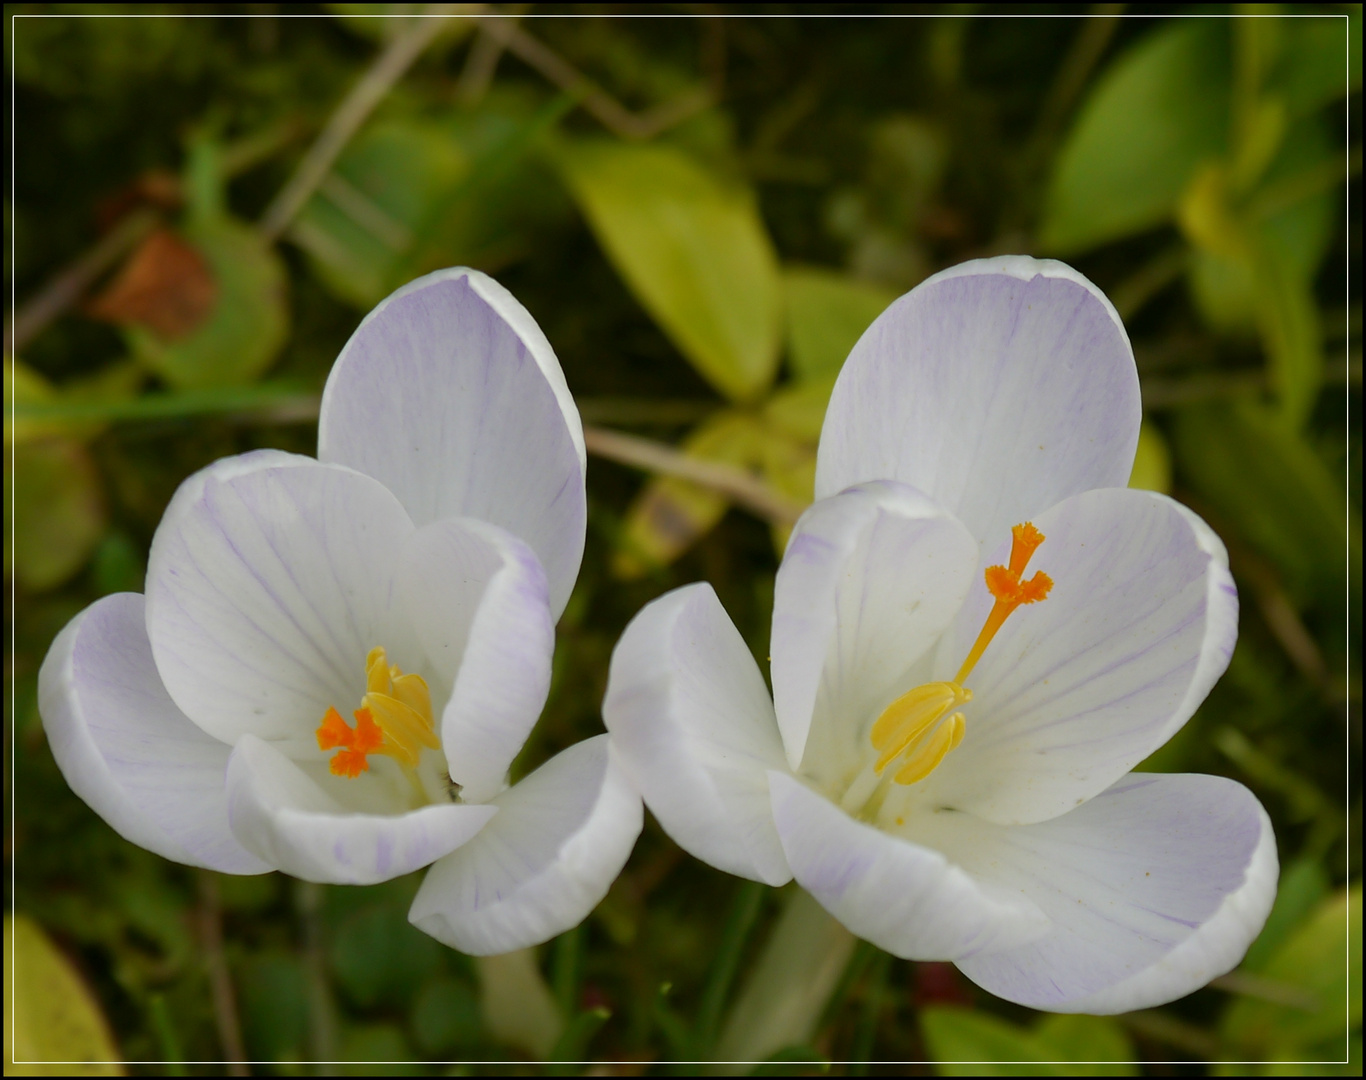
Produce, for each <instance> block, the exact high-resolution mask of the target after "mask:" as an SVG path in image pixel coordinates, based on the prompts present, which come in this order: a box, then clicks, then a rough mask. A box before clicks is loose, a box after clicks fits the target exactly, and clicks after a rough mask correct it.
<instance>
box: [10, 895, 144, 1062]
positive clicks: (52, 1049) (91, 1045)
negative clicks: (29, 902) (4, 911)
mask: <svg viewBox="0 0 1366 1080" xmlns="http://www.w3.org/2000/svg"><path fill="white" fill-rule="evenodd" d="M119 1062H120V1055H119V1052H118V1049H117V1048H116V1047H115V1046H114V1040H113V1037H112V1036H111V1035H110V1033H109V1027H108V1025H107V1024H106V1023H105V1020H104V1016H103V1015H102V1014H101V1012H100V1007H99V1005H98V1004H97V1003H96V1001H95V999H94V997H93V996H92V995H91V993H90V990H89V989H88V988H87V987H86V985H85V983H84V982H83V981H82V980H81V977H80V976H79V975H77V974H76V972H75V970H74V969H73V968H72V967H71V964H70V962H69V961H68V960H67V959H66V957H64V956H63V955H62V954H61V953H60V952H59V951H58V950H57V947H56V946H55V945H53V944H52V942H51V941H49V940H48V937H47V935H46V934H44V933H43V931H42V928H41V927H40V926H39V925H38V924H37V923H36V922H34V921H33V920H32V919H30V918H29V917H28V916H26V915H14V916H10V915H6V916H5V1075H6V1076H11V1075H13V1076H122V1075H123V1073H124V1070H123V1066H122V1065H121V1064H120V1063H119ZM58 1063H60V1064H58Z"/></svg>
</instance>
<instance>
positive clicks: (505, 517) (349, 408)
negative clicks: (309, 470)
mask: <svg viewBox="0 0 1366 1080" xmlns="http://www.w3.org/2000/svg"><path fill="white" fill-rule="evenodd" d="M318 457H319V458H320V459H322V460H323V461H335V462H340V463H341V464H344V465H350V466H352V467H353V468H356V469H359V470H360V471H361V472H363V473H366V474H368V475H370V476H373V477H375V479H377V480H379V481H380V482H382V483H383V484H384V485H385V486H386V487H388V488H389V490H391V491H392V492H394V494H395V495H397V496H398V498H399V500H400V501H401V502H402V503H403V506H404V507H405V508H406V509H407V511H408V513H409V515H410V516H411V517H412V519H413V521H415V522H416V523H417V524H418V525H427V524H430V523H431V522H433V521H438V520H440V519H441V518H443V517H473V518H479V519H480V520H482V521H490V522H492V523H493V524H495V525H500V526H502V527H503V528H505V529H507V530H508V531H509V532H511V533H512V534H513V535H515V536H518V537H520V538H521V539H523V540H525V541H526V542H527V543H528V544H530V545H531V548H532V550H533V551H535V552H536V555H537V557H538V558H539V559H540V560H541V564H542V565H543V566H544V567H545V570H546V576H547V577H548V579H549V581H550V597H551V609H552V611H553V612H554V614H555V616H556V617H557V618H558V617H559V614H560V612H561V611H563V610H564V605H565V603H566V601H567V600H568V599H569V593H570V590H571V589H572V588H573V587H574V579H575V577H576V576H577V575H578V571H579V561H580V560H581V559H582V557H583V542H584V528H585V522H586V520H587V518H586V503H585V497H584V486H583V478H584V468H585V466H584V461H585V458H584V446H583V429H582V425H581V424H580V421H579V414H578V410H577V409H576V408H575V406H574V401H573V398H571V397H570V395H569V390H568V387H567V386H566V385H565V381H564V374H563V373H562V371H561V370H560V365H559V361H558V360H556V359H555V354H554V352H553V351H552V350H551V348H550V344H549V342H547V341H546V338H545V335H544V334H543V333H541V331H540V329H539V328H538V327H537V326H536V323H535V320H533V319H532V317H531V316H530V315H529V314H528V313H527V311H526V309H525V308H523V307H522V305H521V304H519V303H518V302H517V301H516V300H515V299H514V298H513V297H512V295H511V294H510V293H508V291H507V290H506V289H504V288H503V287H502V286H501V285H499V284H498V283H497V282H496V281H494V280H493V279H492V278H489V277H487V276H485V275H484V274H481V273H479V271H477V270H467V269H455V270H441V271H438V272H437V273H434V274H428V275H427V276H426V277H424V278H419V279H418V280H417V281H414V282H411V283H410V284H408V285H405V286H404V287H403V288H401V289H399V290H398V292H396V293H394V294H393V295H392V296H390V297H389V298H388V299H386V300H384V301H382V302H381V303H380V304H379V306H378V307H376V308H375V309H374V310H373V311H372V312H370V314H369V315H367V316H366V317H365V320H364V321H363V322H362V323H361V325H360V327H359V328H358V329H357V330H356V332H355V334H353V335H352V337H351V340H350V341H349V342H347V345H346V347H345V348H344V349H343V350H342V353H341V355H340V356H339V357H338V358H337V362H336V364H335V365H334V366H333V368H332V374H331V375H330V376H329V377H328V380H327V388H326V390H325V391H324V393H323V405H322V415H321V417H320V419H319V425H318Z"/></svg>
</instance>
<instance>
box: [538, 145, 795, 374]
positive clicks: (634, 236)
mask: <svg viewBox="0 0 1366 1080" xmlns="http://www.w3.org/2000/svg"><path fill="white" fill-rule="evenodd" d="M558 161H559V164H560V166H561V169H562V171H563V174H564V177H565V180H566V182H567V183H568V185H569V189H570V191H571V192H572V193H573V195H574V197H575V199H576V200H577V201H578V203H579V205H580V207H581V208H582V209H583V212H584V215H585V216H586V217H587V219H588V222H589V224H590V225H591V226H592V228H593V232H594V234H595V235H596V236H597V238H598V242H599V243H600V244H601V245H602V247H603V250H604V251H605V252H606V253H607V257H608V258H609V259H610V260H611V261H612V264H613V265H614V266H615V267H616V268H617V271H618V272H619V273H620V274H621V276H622V278H623V279H624V280H625V282H626V284H627V286H628V287H629V288H630V290H631V292H632V293H633V294H634V295H635V297H636V299H637V300H639V301H640V303H641V305H642V306H643V307H644V308H645V310H646V311H648V312H649V313H650V315H651V316H652V317H653V318H654V320H655V321H656V322H657V323H658V324H659V325H660V327H661V328H662V329H663V330H664V332H665V333H666V334H668V335H669V338H670V340H672V341H673V343H674V344H675V345H676V346H677V347H678V350H679V351H680V352H681V353H682V354H683V355H684V356H685V357H686V358H687V359H688V361H689V362H691V363H692V365H693V366H694V367H695V368H697V370H698V371H699V372H700V373H701V374H702V376H703V377H704V378H706V379H707V381H708V382H710V383H711V384H712V385H713V386H714V387H716V389H717V390H719V391H720V392H721V393H722V394H724V395H725V396H726V397H728V398H731V399H732V400H734V401H752V400H754V399H755V398H757V397H759V396H760V395H761V394H762V393H763V391H764V390H765V389H767V388H768V386H769V384H770V383H771V382H772V381H773V376H774V374H775V372H776V371H777V365H778V346H779V338H780V335H781V289H780V285H779V277H778V262H777V258H776V256H775V254H774V251H773V244H772V242H771V241H770V239H769V236H768V232H767V230H766V229H765V228H764V224H763V221H762V220H761V218H760V217H759V211H758V208H757V207H756V205H755V201H754V195H753V193H752V192H751V191H750V190H749V189H748V188H747V187H744V186H743V185H741V184H739V183H737V182H732V181H729V180H727V179H724V178H722V177H720V176H717V175H715V174H713V173H711V172H709V171H708V170H707V169H705V168H704V167H703V166H702V165H701V164H699V163H698V162H697V161H695V160H693V159H692V158H690V157H689V156H688V155H687V154H685V153H683V152H682V151H681V150H678V149H676V148H674V147H670V146H664V145H658V144H655V145H648V146H631V145H625V144H621V143H608V142H595V143H582V144H578V145H574V146H569V147H565V148H564V149H563V150H562V151H561V152H560V153H559V155H558Z"/></svg>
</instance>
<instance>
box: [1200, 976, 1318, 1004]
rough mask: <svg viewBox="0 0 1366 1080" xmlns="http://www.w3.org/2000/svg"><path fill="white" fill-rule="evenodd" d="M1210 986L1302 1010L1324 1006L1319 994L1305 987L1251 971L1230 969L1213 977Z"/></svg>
mask: <svg viewBox="0 0 1366 1080" xmlns="http://www.w3.org/2000/svg"><path fill="white" fill-rule="evenodd" d="M1210 986H1213V987H1214V988H1215V989H1217V990H1224V991H1226V992H1228V993H1230V994H1241V995H1242V996H1243V997H1250V998H1256V999H1257V1000H1259V1001H1269V1002H1270V1003H1271V1004H1272V1005H1284V1006H1286V1007H1287V1008H1291V1009H1298V1010H1300V1012H1308V1013H1316V1012H1318V1011H1319V1010H1320V1009H1322V1008H1323V1002H1321V1001H1320V1000H1319V999H1318V996H1317V995H1316V994H1312V993H1310V992H1309V991H1308V990H1306V989H1304V987H1302V986H1295V985H1293V984H1291V983H1287V982H1281V981H1280V980H1279V979H1268V978H1267V977H1266V976H1264V975H1254V974H1252V973H1251V972H1249V971H1230V972H1229V973H1228V974H1227V975H1220V976H1219V977H1218V978H1217V979H1213V980H1212V981H1211V982H1210Z"/></svg>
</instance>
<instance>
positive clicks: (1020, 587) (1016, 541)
mask: <svg viewBox="0 0 1366 1080" xmlns="http://www.w3.org/2000/svg"><path fill="white" fill-rule="evenodd" d="M1010 537H1011V544H1010V565H1009V566H988V567H987V570H986V580H987V590H988V591H989V592H990V593H991V595H992V596H994V597H996V604H995V606H993V607H992V609H991V614H990V615H988V616H987V621H986V622H985V623H984V624H983V626H982V632H981V633H980V634H978V635H977V640H976V641H975V642H973V645H972V648H971V649H969V650H968V656H967V659H966V660H964V661H963V666H962V667H960V668H959V669H958V674H957V675H955V676H954V678H953V681H954V682H955V683H958V684H959V685H961V684H962V682H963V680H964V679H966V678H967V677H968V675H970V674H971V673H972V669H973V668H975V667H976V666H977V661H978V660H980V659H982V654H983V653H984V652H986V651H987V646H988V645H990V644H991V639H992V638H994V637H995V636H996V632H997V631H998V630H1000V629H1001V627H1002V626H1004V625H1005V621H1006V619H1008V618H1009V617H1010V614H1011V612H1013V611H1014V610H1015V609H1016V608H1017V607H1019V606H1020V605H1021V604H1036V603H1038V602H1039V601H1040V600H1042V599H1043V598H1044V597H1046V596H1047V595H1048V590H1049V589H1051V588H1053V579H1052V578H1051V577H1049V576H1048V575H1047V574H1045V573H1044V572H1043V571H1042V570H1040V571H1037V572H1036V573H1035V574H1034V576H1033V577H1032V578H1030V579H1029V580H1028V581H1025V580H1024V572H1025V567H1026V566H1028V565H1029V560H1030V559H1031V558H1032V557H1033V555H1034V552H1035V551H1036V550H1037V549H1038V546H1039V545H1040V544H1042V543H1043V541H1044V535H1043V533H1041V532H1039V530H1038V529H1036V528H1035V527H1034V524H1033V522H1029V521H1026V522H1025V523H1024V524H1023V525H1016V526H1015V527H1014V528H1013V529H1011V530H1010Z"/></svg>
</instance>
